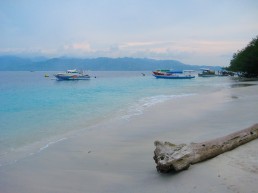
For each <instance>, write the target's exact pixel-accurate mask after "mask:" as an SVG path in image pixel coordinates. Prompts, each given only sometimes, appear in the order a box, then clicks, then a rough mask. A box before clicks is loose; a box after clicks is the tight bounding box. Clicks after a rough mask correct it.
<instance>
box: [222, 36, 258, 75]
mask: <svg viewBox="0 0 258 193" xmlns="http://www.w3.org/2000/svg"><path fill="white" fill-rule="evenodd" d="M226 70H229V71H233V72H238V73H239V75H240V76H242V77H246V78H254V77H255V78H257V77H258V36H257V37H256V38H254V39H252V41H251V42H250V43H249V44H248V45H247V46H246V47H245V48H244V49H242V50H238V51H237V52H236V53H234V54H233V58H232V59H231V61H230V66H229V67H227V68H226Z"/></svg>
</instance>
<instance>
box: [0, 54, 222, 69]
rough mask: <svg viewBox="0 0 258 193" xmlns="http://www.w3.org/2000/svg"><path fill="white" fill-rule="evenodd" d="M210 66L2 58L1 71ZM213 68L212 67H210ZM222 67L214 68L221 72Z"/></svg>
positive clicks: (130, 60) (138, 60)
mask: <svg viewBox="0 0 258 193" xmlns="http://www.w3.org/2000/svg"><path fill="white" fill-rule="evenodd" d="M204 67H208V66H197V65H189V64H183V63H181V62H179V61H176V60H155V59H148V58H128V57H125V58H104V57H100V58H92V59H90V58H85V59H80V58H68V57H59V58H51V59H48V58H44V57H38V58H21V57H17V56H0V71H59V70H61V71H64V70H67V69H83V70H93V71H94V70H95V71H107V70H109V71H152V70H156V69H177V70H199V69H200V68H204ZM210 68H211V67H210ZM220 68H221V67H219V66H216V67H212V69H214V70H219V69H220Z"/></svg>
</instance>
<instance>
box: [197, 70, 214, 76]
mask: <svg viewBox="0 0 258 193" xmlns="http://www.w3.org/2000/svg"><path fill="white" fill-rule="evenodd" d="M198 76H199V77H214V76H216V74H215V71H214V70H210V69H208V68H201V73H198Z"/></svg>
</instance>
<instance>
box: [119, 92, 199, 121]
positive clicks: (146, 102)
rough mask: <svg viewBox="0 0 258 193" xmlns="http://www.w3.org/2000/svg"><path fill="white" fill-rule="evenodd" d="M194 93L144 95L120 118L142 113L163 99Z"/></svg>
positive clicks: (128, 117) (163, 100)
mask: <svg viewBox="0 0 258 193" xmlns="http://www.w3.org/2000/svg"><path fill="white" fill-rule="evenodd" d="M193 95H196V94H194V93H191V94H179V95H157V96H151V97H145V98H142V99H141V100H139V101H138V102H137V103H136V104H134V105H132V106H131V107H129V109H128V110H127V113H126V115H124V116H122V119H130V118H131V117H133V116H137V115H141V114H143V111H144V110H145V109H147V108H149V107H151V106H154V105H156V104H159V103H163V102H165V101H168V100H171V99H175V98H182V97H188V96H193Z"/></svg>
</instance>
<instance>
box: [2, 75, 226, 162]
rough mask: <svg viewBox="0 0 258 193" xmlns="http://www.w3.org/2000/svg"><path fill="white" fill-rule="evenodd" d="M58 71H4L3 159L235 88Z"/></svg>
mask: <svg viewBox="0 0 258 193" xmlns="http://www.w3.org/2000/svg"><path fill="white" fill-rule="evenodd" d="M45 73H47V74H48V75H50V76H49V77H48V78H45V77H44V74H45ZM54 73H56V72H0V75H1V76H0V77H1V79H0V156H3V155H6V154H8V153H10V152H12V151H14V150H16V149H18V148H22V147H25V146H28V145H31V144H33V143H36V142H38V141H44V140H45V141H48V140H49V139H50V138H53V137H55V136H61V135H65V134H67V133H73V132H76V131H79V130H80V129H87V127H89V126H90V125H94V124H96V123H98V122H99V121H101V120H103V119H110V118H114V117H117V118H125V119H128V118H130V117H131V116H137V115H139V114H141V113H143V112H144V109H146V108H148V107H149V106H152V105H155V104H158V103H161V102H164V101H166V100H173V98H175V97H191V96H192V95H196V94H202V93H203V92H211V91H216V90H220V89H223V88H226V87H229V86H230V84H231V80H230V79H229V78H219V77H215V78H198V77H196V78H195V79H191V80H163V79H155V78H154V77H153V76H151V74H150V72H145V73H146V76H142V75H141V72H90V74H91V75H92V76H93V78H92V79H91V80H80V81H57V80H55V79H54V77H53V74H54ZM95 76H96V78H95ZM57 139H58V138H57ZM0 158H1V157H0ZM0 164H1V163H0Z"/></svg>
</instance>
